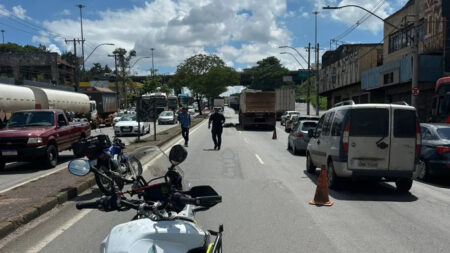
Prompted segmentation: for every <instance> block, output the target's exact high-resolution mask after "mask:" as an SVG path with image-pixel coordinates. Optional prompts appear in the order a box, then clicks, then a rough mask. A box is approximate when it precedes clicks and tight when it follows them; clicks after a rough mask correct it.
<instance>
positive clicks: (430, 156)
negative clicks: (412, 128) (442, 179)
mask: <svg viewBox="0 0 450 253" xmlns="http://www.w3.org/2000/svg"><path fill="white" fill-rule="evenodd" d="M420 128H421V129H420V132H421V135H422V148H421V152H420V160H419V170H420V173H419V176H418V178H420V179H422V180H425V179H427V178H429V177H432V176H450V125H449V124H437V123H436V124H420Z"/></svg>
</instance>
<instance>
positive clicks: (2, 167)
mask: <svg viewBox="0 0 450 253" xmlns="http://www.w3.org/2000/svg"><path fill="white" fill-rule="evenodd" d="M5 166H6V162H5V161H3V160H0V170H4V169H5Z"/></svg>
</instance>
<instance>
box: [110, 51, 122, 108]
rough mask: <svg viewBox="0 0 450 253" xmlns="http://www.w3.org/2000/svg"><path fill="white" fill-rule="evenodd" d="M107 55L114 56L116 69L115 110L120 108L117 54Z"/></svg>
mask: <svg viewBox="0 0 450 253" xmlns="http://www.w3.org/2000/svg"><path fill="white" fill-rule="evenodd" d="M108 56H109V57H114V67H115V69H116V84H115V85H116V99H117V110H119V109H120V95H119V94H120V93H119V78H118V77H119V72H118V71H117V54H108Z"/></svg>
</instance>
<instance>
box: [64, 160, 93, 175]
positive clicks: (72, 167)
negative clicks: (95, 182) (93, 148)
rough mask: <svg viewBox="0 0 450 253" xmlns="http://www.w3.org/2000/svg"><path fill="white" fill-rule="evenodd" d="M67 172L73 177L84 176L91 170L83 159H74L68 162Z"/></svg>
mask: <svg viewBox="0 0 450 253" xmlns="http://www.w3.org/2000/svg"><path fill="white" fill-rule="evenodd" d="M68 167H69V171H70V173H72V174H73V175H75V176H80V177H82V176H86V175H87V174H88V173H89V171H90V170H91V168H90V166H89V162H88V161H87V160H83V159H75V160H72V161H70V162H69V166H68Z"/></svg>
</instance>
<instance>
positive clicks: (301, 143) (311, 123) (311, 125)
mask: <svg viewBox="0 0 450 253" xmlns="http://www.w3.org/2000/svg"><path fill="white" fill-rule="evenodd" d="M317 122H318V121H316V120H304V121H300V122H299V124H297V127H296V128H295V129H293V130H292V131H291V132H290V133H289V136H288V149H292V153H293V154H294V155H296V154H297V153H299V152H302V153H304V152H305V151H306V148H307V147H308V142H309V136H308V130H310V129H315V128H316V126H317Z"/></svg>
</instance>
